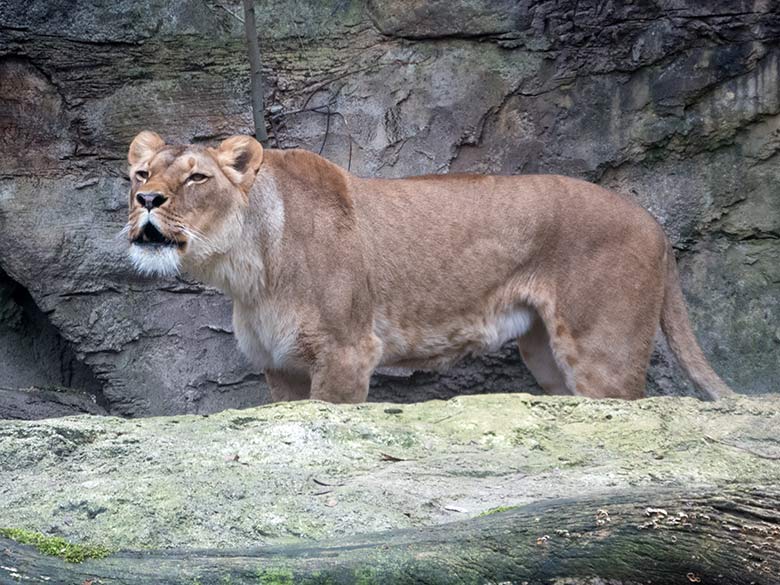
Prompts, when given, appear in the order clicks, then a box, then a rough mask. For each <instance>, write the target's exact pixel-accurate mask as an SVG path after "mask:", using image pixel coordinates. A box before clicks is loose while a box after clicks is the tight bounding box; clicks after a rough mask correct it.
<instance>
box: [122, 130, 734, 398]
mask: <svg viewBox="0 0 780 585" xmlns="http://www.w3.org/2000/svg"><path fill="white" fill-rule="evenodd" d="M128 160H129V162H130V165H131V168H130V172H131V176H133V177H135V173H136V172H137V171H138V169H144V170H148V172H149V176H148V179H147V180H146V181H140V180H138V179H136V178H133V185H132V188H131V193H130V221H129V223H128V234H129V237H130V239H131V240H133V239H134V238H136V237H137V235H138V233H139V230H140V229H141V228H140V227H139V226H138V225H136V224H137V222H142V221H144V219H143V218H144V217H147V211H145V210H143V206H142V205H140V204H139V203H138V202H137V201H136V196H137V193H139V192H141V191H144V192H146V191H149V190H150V189H153V190H154V191H155V192H157V191H159V192H160V193H162V194H163V195H164V196H165V197H166V201H165V203H164V204H163V205H160V206H159V207H158V208H156V209H154V210H152V211H151V212H150V213H148V216H149V217H151V218H153V220H154V222H156V223H155V225H159V226H160V230H161V232H162V233H163V234H164V235H165V236H166V237H167V238H169V239H170V240H172V241H174V242H177V243H178V244H179V245H178V248H177V250H178V254H179V257H180V261H181V266H182V268H183V269H184V270H187V271H188V272H190V273H192V274H193V275H195V276H196V277H197V278H200V279H203V280H204V281H206V282H207V283H209V284H212V285H215V286H218V287H219V288H221V289H222V290H223V291H224V292H225V293H226V294H228V295H229V296H230V297H231V298H232V299H233V302H234V315H233V320H234V327H235V333H236V337H237V339H238V343H239V346H240V347H241V349H242V351H244V352H245V353H246V354H247V355H248V356H249V358H250V359H252V360H253V361H254V362H255V363H256V364H257V365H258V366H259V367H262V368H264V369H265V371H266V377H267V380H268V383H269V385H270V387H271V391H272V396H273V398H274V400H293V399H302V398H308V397H311V398H317V399H321V400H329V401H334V402H360V401H363V400H365V399H366V396H367V393H368V383H369V378H370V375H371V373H372V372H373V370H374V369H375V368H376V367H377V366H397V367H405V368H431V367H434V368H438V367H444V366H447V365H448V364H451V363H452V362H454V361H456V360H458V359H460V358H462V357H464V356H466V355H470V354H477V353H480V352H483V351H486V350H488V349H491V348H494V347H497V346H499V345H500V344H501V343H502V342H504V341H506V340H507V339H508V338H514V337H516V338H518V344H519V347H520V351H521V355H522V357H523V359H524V360H525V362H526V364H527V365H528V367H529V368H530V370H531V371H532V373H533V374H534V376H535V377H536V378H537V380H538V381H539V383H540V385H541V386H542V388H544V389H545V390H546V391H547V392H549V393H554V394H580V395H584V396H590V397H594V398H602V397H617V398H629V399H634V398H640V397H642V396H643V395H644V386H645V373H646V370H647V366H648V362H649V358H650V353H651V350H652V346H653V337H654V335H655V333H656V330H657V329H658V326H659V323H661V322H662V323H663V329H664V331H665V332H666V334H667V336H668V337H669V341H670V345H671V347H672V349H673V350H674V352H675V354H676V355H677V357H678V359H680V361H681V363H682V365H683V367H684V368H685V369H686V371H687V372H688V374H689V375H690V377H691V378H692V379H693V381H694V382H695V383H696V384H697V385H698V386H699V387H700V388H701V389H702V390H703V391H705V392H706V393H708V395H709V396H711V397H717V396H722V395H725V394H727V393H730V390H729V389H728V387H727V386H726V385H725V384H724V383H723V382H722V381H721V380H720V379H719V378H718V377H717V375H716V374H715V373H714V372H713V371H712V369H711V368H710V367H709V365H708V364H707V362H706V360H705V359H704V356H703V355H702V353H701V349H700V348H699V346H698V345H697V344H696V340H695V339H694V337H693V333H692V331H691V328H690V324H689V322H688V317H687V312H686V310H685V306H684V303H683V299H682V292H681V291H680V285H679V281H678V279H677V275H676V268H675V262H674V257H673V254H672V253H671V247H670V246H669V244H668V241H667V239H666V237H665V236H664V234H663V232H662V230H661V228H660V226H659V225H658V224H657V223H656V222H655V220H654V219H653V218H652V217H651V216H650V215H649V214H648V213H647V212H646V211H644V210H643V209H641V208H640V207H638V206H637V205H635V204H634V203H632V202H631V201H629V200H627V199H624V198H622V197H620V196H618V195H616V194H614V193H611V192H609V191H607V190H605V189H602V188H601V187H598V186H596V185H593V184H591V183H587V182H584V181H579V180H576V179H570V178H566V177H560V176H542V175H535V176H517V177H505V176H481V175H434V176H426V177H412V178H407V179H396V180H385V179H362V178H358V177H355V176H354V175H351V174H349V173H347V172H346V171H344V170H343V169H341V168H339V167H337V166H336V165H333V164H331V163H330V162H328V161H326V160H325V159H323V158H321V157H319V156H317V155H315V154H312V153H309V152H304V151H298V150H291V151H274V150H270V151H263V149H262V148H261V147H260V145H259V144H258V143H257V142H256V141H254V140H253V139H251V138H247V137H234V138H231V139H228V140H226V141H225V142H223V143H222V145H221V146H220V147H219V148H218V149H209V148H202V147H197V146H187V147H170V146H165V145H164V144H163V142H162V140H161V139H160V138H159V137H158V136H156V135H152V133H148V132H144V133H141V134H140V135H139V136H138V138H136V140H135V141H134V142H133V145H132V146H131V147H130V152H129V155H128ZM193 172H199V173H204V174H208V175H209V179H208V180H207V181H205V182H203V183H202V184H192V183H191V182H190V183H188V182H187V177H188V176H192V173H193ZM139 250H140V251H139ZM136 252H137V254H141V255H143V254H145V253H146V252H145V248H144V247H143V246H138V250H136Z"/></svg>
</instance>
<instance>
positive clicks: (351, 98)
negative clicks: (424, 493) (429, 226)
mask: <svg viewBox="0 0 780 585" xmlns="http://www.w3.org/2000/svg"><path fill="white" fill-rule="evenodd" d="M257 13H258V19H259V20H258V31H259V34H260V37H261V50H262V52H263V60H264V66H265V68H266V74H267V85H268V90H269V94H268V96H267V102H268V106H269V112H270V114H271V115H270V126H271V127H270V130H271V133H272V135H273V137H272V144H273V145H278V146H279V147H282V148H290V147H296V146H297V147H302V148H308V149H311V150H314V151H318V152H320V151H321V152H322V154H323V155H324V156H326V157H328V158H329V159H331V160H333V161H334V162H337V163H339V164H342V165H344V166H348V167H350V168H351V169H352V170H353V171H354V172H356V173H358V174H363V175H378V176H402V175H407V174H415V173H429V172H446V171H466V170H468V171H478V172H499V173H528V172H556V173H562V174H568V175H573V176H579V177H584V178H587V179H590V180H593V181H596V182H599V183H601V184H603V185H605V186H608V187H610V188H614V189H616V190H618V191H620V192H623V193H626V194H628V195H630V196H632V197H635V198H636V199H637V200H638V201H640V202H641V203H642V204H643V205H644V206H645V207H647V208H648V209H649V210H650V211H651V212H652V213H653V214H654V215H655V216H656V217H657V218H658V219H659V221H660V222H661V223H662V224H663V225H664V226H665V228H666V231H667V233H668V234H669V235H670V237H671V238H672V239H673V241H674V242H675V245H676V247H677V249H678V253H679V260H680V264H681V272H682V278H683V281H684V282H683V284H684V288H685V292H686V296H687V298H688V300H689V304H690V309H691V314H692V318H693V321H694V324H695V328H696V330H697V333H698V336H699V339H700V341H701V344H702V346H703V348H704V350H705V353H706V354H707V355H708V356H709V357H710V359H711V361H712V362H713V364H714V367H715V369H716V370H717V371H718V372H719V373H720V374H721V375H722V376H723V377H724V379H726V380H727V381H728V382H729V383H730V384H732V385H733V386H734V387H735V388H736V389H737V390H739V391H741V392H746V393H758V392H764V391H771V390H772V388H771V387H770V382H772V381H774V380H775V379H776V373H777V371H780V197H778V189H779V188H780V166H778V164H777V163H778V161H779V160H780V159H778V150H780V92H778V79H779V77H780V6H778V3H777V2H776V1H774V0H755V1H741V0H713V1H711V2H706V3H702V2H696V1H694V0H646V1H642V2H636V3H617V2H615V3H604V2H600V1H596V0H579V1H578V2H566V1H563V0H547V1H531V0H525V1H509V0H499V1H497V2H496V1H487V0H455V1H444V0H441V1H439V0H436V1H433V2H424V1H422V0H406V1H401V0H393V1H389V2H379V1H371V0H364V1H360V0H326V1H323V2H300V1H295V2H289V1H282V0H268V1H263V2H258V4H257ZM240 14H241V6H240V2H237V1H235V0H222V1H218V0H184V1H182V2H173V1H171V0H145V1H142V2H131V1H129V0H114V1H110V2H109V1H107V0H100V1H95V2H92V3H89V4H87V3H76V2H68V1H65V0H52V1H47V2H43V1H32V2H29V3H17V2H7V1H5V0H0V268H2V270H3V271H4V273H5V276H4V277H3V282H5V283H6V285H4V286H6V287H7V288H14V289H16V290H20V289H22V290H24V291H25V294H29V295H30V297H29V298H30V299H31V300H32V301H34V302H33V303H28V304H27V306H26V308H25V307H22V306H21V305H19V306H18V307H17V309H20V310H22V311H23V312H24V314H25V315H27V316H28V317H26V318H29V319H31V320H32V321H35V322H38V323H40V324H41V327H44V328H46V330H47V331H49V333H50V334H51V335H52V336H53V337H52V343H57V344H60V345H61V346H62V347H63V348H66V349H67V351H68V352H70V354H69V355H72V359H73V360H75V362H74V363H77V366H74V367H77V369H79V371H80V372H83V376H82V377H80V378H78V380H79V381H78V383H77V382H75V381H73V382H72V381H70V380H63V379H59V378H57V379H55V378H56V376H54V375H53V374H52V371H54V370H55V369H56V368H60V367H61V364H62V363H63V362H62V358H61V357H60V358H57V359H53V358H49V357H45V358H44V357H41V359H38V360H33V363H32V364H31V361H30V359H29V352H18V351H17V352H16V353H15V354H14V353H13V352H8V351H6V352H4V353H3V352H0V357H2V359H3V362H1V363H0V367H1V368H2V369H0V376H2V378H3V379H1V380H0V386H3V385H14V386H24V385H28V384H42V383H49V382H51V381H52V380H54V381H53V382H51V383H56V384H63V383H64V384H68V383H71V382H72V383H74V384H77V385H78V386H79V387H80V388H81V389H83V390H85V391H88V392H92V393H94V394H95V395H99V397H100V400H101V404H104V405H105V406H106V407H107V408H108V409H109V410H110V412H112V413H115V414H121V415H129V416H136V415H154V414H172V413H182V412H201V413H203V412H212V411H216V410H220V409H223V408H227V407H244V406H249V405H254V404H258V403H260V402H263V401H264V400H265V399H266V393H265V391H264V387H263V384H262V376H261V375H260V374H259V373H258V372H254V371H252V370H251V369H250V368H249V367H248V366H247V364H246V362H245V361H244V360H243V358H242V357H241V356H240V355H238V352H237V351H236V348H235V344H234V342H233V339H232V337H231V328H230V306H229V302H228V301H227V300H226V299H224V298H223V297H222V296H221V295H220V294H219V293H217V292H216V291H213V290H210V289H208V288H205V287H203V286H201V285H199V284H198V283H195V282H190V281H188V280H186V279H184V278H175V279H170V280H164V281H161V280H149V279H144V278H141V277H138V276H136V275H134V274H133V273H132V271H131V270H130V267H129V264H128V262H127V260H126V258H125V254H124V243H123V242H122V241H121V240H119V239H117V238H116V234H117V232H119V230H120V229H121V227H122V225H123V224H124V221H125V214H126V211H125V206H126V193H127V188H128V183H127V181H126V179H125V177H124V170H125V163H124V159H125V152H126V148H127V145H128V144H129V142H130V140H131V139H132V137H133V136H134V135H135V134H136V133H137V132H138V131H140V130H142V129H145V128H148V129H154V130H156V131H158V132H159V133H160V134H162V135H163V136H164V137H165V138H166V139H168V140H169V141H172V142H176V141H179V142H190V141H194V142H210V141H216V140H219V139H221V138H223V137H226V136H228V135H230V134H234V133H249V132H251V123H252V121H251V120H252V116H251V111H250V106H249V103H250V102H249V89H248V82H247V79H248V66H247V59H246V54H245V49H244V41H243V36H242V34H243V26H242V24H241V22H240V21H239V20H238V18H236V15H240ZM0 292H1V291H0ZM17 296H18V295H17ZM0 298H4V297H2V294H0ZM9 302H12V301H9ZM9 306H10V305H9ZM17 309H13V310H10V309H9V311H10V313H14V311H16V310H17ZM0 310H2V311H4V312H3V315H5V314H6V311H5V310H4V309H0ZM25 311H26V312H25ZM17 312H18V311H17ZM36 319H37V321H36ZM13 335H16V336H17V337H16V338H12V337H11V336H13ZM19 335H22V337H23V336H24V335H23V332H22V333H20V331H19V329H16V330H15V332H10V333H9V327H6V326H3V327H0V347H3V344H6V345H8V344H10V345H13V346H19V344H23V343H31V341H30V340H29V339H28V340H27V341H19V342H18V343H17V342H16V341H13V339H17V338H18V337H19ZM28 337H29V336H28ZM54 338H56V339H54ZM58 347H59V346H58ZM49 353H51V352H49ZM20 354H24V355H20ZM42 355H43V354H42ZM68 359H70V358H68ZM33 366H34V367H33ZM650 378H651V380H650V388H651V390H652V391H653V392H654V393H659V392H660V393H686V392H689V391H690V390H689V388H688V386H687V385H686V383H685V382H684V381H683V379H682V378H681V376H680V375H679V372H678V371H677V369H676V368H675V367H674V366H672V365H671V364H670V361H669V359H668V357H667V353H666V351H665V350H664V348H663V347H662V346H661V348H660V350H659V351H658V352H657V353H656V355H655V356H654V358H653V368H652V371H651V375H650ZM4 380H6V381H4ZM41 380H45V381H48V382H41ZM74 380H75V379H74ZM9 381H10V382H9ZM529 388H532V381H531V380H530V378H529V376H528V374H527V372H525V370H524V368H523V367H522V364H521V363H520V362H519V359H518V358H517V357H516V355H515V353H514V352H513V351H511V350H510V349H509V348H505V349H504V350H503V351H502V352H501V353H500V354H498V355H496V356H488V357H487V358H484V359H481V360H477V361H473V362H469V363H466V364H464V365H462V366H459V367H458V368H456V369H455V370H453V371H452V372H450V373H448V374H445V375H444V376H443V377H439V376H435V375H433V374H416V375H414V376H412V377H411V378H410V379H407V378H393V377H381V376H379V377H377V378H376V384H375V388H374V391H373V392H372V396H373V397H374V398H376V399H397V400H414V399H419V398H425V397H432V396H440V397H444V396H450V395H452V394H453V393H457V392H460V391H464V390H465V391H476V390H480V391H481V390H488V391H493V390H527V389H529Z"/></svg>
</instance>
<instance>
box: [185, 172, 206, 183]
mask: <svg viewBox="0 0 780 585" xmlns="http://www.w3.org/2000/svg"><path fill="white" fill-rule="evenodd" d="M208 178H209V177H208V175H202V174H200V173H192V174H191V175H190V176H189V177H187V182H188V183H202V182H203V181H205V180H206V179H208Z"/></svg>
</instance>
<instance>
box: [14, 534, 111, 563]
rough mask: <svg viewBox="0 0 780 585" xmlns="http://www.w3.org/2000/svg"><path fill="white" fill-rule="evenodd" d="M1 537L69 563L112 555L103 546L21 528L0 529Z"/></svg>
mask: <svg viewBox="0 0 780 585" xmlns="http://www.w3.org/2000/svg"><path fill="white" fill-rule="evenodd" d="M0 536H3V537H5V538H10V539H11V540H15V541H16V542H18V543H21V544H29V545H31V546H34V547H35V548H36V549H38V551H39V552H41V553H43V554H45V555H49V556H52V557H59V558H61V559H63V560H65V561H67V562H69V563H80V562H82V561H84V560H85V559H102V558H104V557H107V556H108V555H109V554H111V551H110V550H109V549H107V548H105V547H103V546H87V545H82V544H73V543H70V542H68V541H67V540H65V539H64V538H60V537H59V536H46V535H45V534H41V533H40V532H33V531H31V530H21V529H19V528H0Z"/></svg>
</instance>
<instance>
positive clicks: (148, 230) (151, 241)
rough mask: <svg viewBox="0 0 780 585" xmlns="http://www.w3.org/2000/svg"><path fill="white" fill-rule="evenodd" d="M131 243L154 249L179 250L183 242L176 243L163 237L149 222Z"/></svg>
mask: <svg viewBox="0 0 780 585" xmlns="http://www.w3.org/2000/svg"><path fill="white" fill-rule="evenodd" d="M133 243H134V244H138V245H140V246H154V247H162V246H174V247H179V248H181V247H183V246H184V242H177V241H175V240H171V239H170V238H167V237H165V236H164V235H163V234H162V232H161V231H160V230H158V229H157V228H156V227H155V226H154V225H152V223H151V222H149V223H147V224H146V225H145V226H144V229H142V230H141V233H140V234H138V236H137V237H136V238H135V239H134V240H133Z"/></svg>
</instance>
